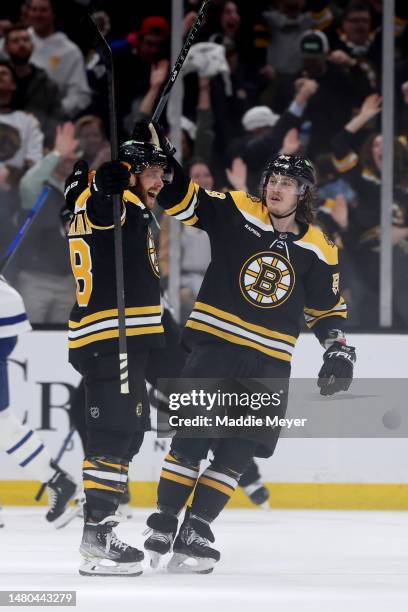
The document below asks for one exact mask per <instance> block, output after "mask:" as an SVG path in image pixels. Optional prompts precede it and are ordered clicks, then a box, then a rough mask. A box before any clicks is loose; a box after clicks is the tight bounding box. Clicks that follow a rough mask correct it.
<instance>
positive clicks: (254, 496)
mask: <svg viewBox="0 0 408 612" xmlns="http://www.w3.org/2000/svg"><path fill="white" fill-rule="evenodd" d="M242 490H243V491H244V493H245V494H246V495H247V496H248V497H249V499H250V500H251V502H252V503H253V504H255V506H259V507H260V508H263V509H264V510H269V509H270V506H269V497H270V493H269V491H268V489H267V488H266V487H265V485H264V483H263V482H262V481H261V480H256V481H255V482H252V483H251V484H249V485H247V486H246V487H242Z"/></svg>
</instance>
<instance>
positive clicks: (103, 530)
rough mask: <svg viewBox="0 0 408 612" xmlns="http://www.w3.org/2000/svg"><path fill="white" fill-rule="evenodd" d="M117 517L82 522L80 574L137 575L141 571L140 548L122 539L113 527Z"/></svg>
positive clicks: (118, 519)
mask: <svg viewBox="0 0 408 612" xmlns="http://www.w3.org/2000/svg"><path fill="white" fill-rule="evenodd" d="M119 521H120V518H119V517H118V516H117V515H114V516H107V517H106V518H104V519H103V520H102V521H101V522H100V523H89V522H86V523H85V525H84V533H83V536H82V542H81V546H80V549H79V550H80V553H81V555H82V556H83V558H84V561H83V563H82V565H81V566H80V568H79V573H80V574H81V576H139V575H140V574H141V573H142V571H143V569H142V566H141V561H142V560H143V559H144V554H143V552H142V551H140V550H138V549H137V548H133V546H129V544H125V543H124V542H122V541H121V540H120V539H119V538H118V537H117V536H116V534H115V532H114V531H113V527H116V526H117V525H118V524H119Z"/></svg>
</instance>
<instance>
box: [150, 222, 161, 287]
mask: <svg viewBox="0 0 408 612" xmlns="http://www.w3.org/2000/svg"><path fill="white" fill-rule="evenodd" d="M147 255H148V257H149V261H150V265H151V266H152V270H153V273H154V275H155V276H157V278H160V270H159V261H158V259H157V251H156V245H155V244H154V238H153V234H152V230H151V229H150V227H149V228H148V229H147Z"/></svg>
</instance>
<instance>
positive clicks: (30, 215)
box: [0, 185, 50, 274]
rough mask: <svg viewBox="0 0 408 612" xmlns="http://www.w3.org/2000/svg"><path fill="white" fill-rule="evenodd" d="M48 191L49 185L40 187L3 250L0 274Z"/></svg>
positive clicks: (13, 253)
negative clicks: (31, 205)
mask: <svg viewBox="0 0 408 612" xmlns="http://www.w3.org/2000/svg"><path fill="white" fill-rule="evenodd" d="M49 192H50V187H48V186H47V185H45V186H44V187H43V188H42V191H41V193H40V195H39V196H38V198H37V199H36V201H35V203H34V206H33V207H32V208H31V210H30V211H29V213H28V215H27V216H26V218H25V219H24V222H23V225H22V226H21V227H20V229H19V230H18V232H17V234H16V235H15V237H14V238H13V241H12V242H11V244H10V246H9V247H8V249H7V251H6V252H5V254H4V257H3V259H2V260H1V262H0V274H3V272H4V271H5V269H6V268H7V266H8V264H9V263H10V261H11V260H12V258H13V257H14V255H15V254H16V252H17V250H18V249H19V247H20V245H21V242H22V240H23V238H24V237H25V236H26V234H27V231H28V230H29V228H30V226H31V223H32V222H33V219H34V217H35V215H36V214H37V213H38V211H39V210H40V209H41V208H42V206H43V204H44V202H45V200H46V199H47V196H48V194H49Z"/></svg>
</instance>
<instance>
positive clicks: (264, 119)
mask: <svg viewBox="0 0 408 612" xmlns="http://www.w3.org/2000/svg"><path fill="white" fill-rule="evenodd" d="M317 89H318V85H317V83H316V82H315V81H313V80H311V79H303V80H302V82H301V83H300V88H299V91H298V93H297V94H296V96H295V98H294V99H293V101H292V103H291V104H290V105H289V107H288V109H287V110H286V111H285V112H284V113H282V115H281V116H279V115H276V114H275V113H273V112H272V111H271V110H270V109H269V108H268V107H266V106H256V107H254V108H252V109H250V110H249V111H247V113H246V114H245V115H244V117H243V119H242V123H243V126H244V128H245V131H246V134H245V135H244V137H242V138H241V139H238V140H236V141H235V142H234V143H232V144H231V146H230V148H229V159H230V160H232V159H234V158H235V157H240V158H242V159H243V161H244V162H245V164H246V165H247V167H248V188H249V191H250V192H251V193H257V190H258V185H259V179H260V172H261V168H263V166H264V165H265V163H266V161H267V160H268V159H269V158H271V157H272V156H273V155H276V154H277V153H278V152H279V151H281V150H282V152H285V153H288V154H290V153H295V152H296V151H297V149H298V148H299V147H300V142H299V139H298V138H297V137H296V135H294V133H293V131H292V130H293V128H296V129H299V128H300V126H301V123H302V119H301V117H302V115H303V113H304V111H305V108H306V107H307V105H308V104H309V100H310V98H312V97H313V96H314V95H315V94H316V91H317ZM288 133H289V140H291V138H292V137H293V136H295V138H294V141H295V145H294V147H295V148H293V146H291V148H290V150H289V149H287V148H286V146H287V145H288V142H286V146H285V147H284V142H285V138H286V136H287V134H288ZM292 144H293V142H292ZM282 147H284V149H283V148H282Z"/></svg>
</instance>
